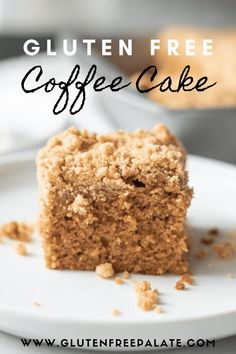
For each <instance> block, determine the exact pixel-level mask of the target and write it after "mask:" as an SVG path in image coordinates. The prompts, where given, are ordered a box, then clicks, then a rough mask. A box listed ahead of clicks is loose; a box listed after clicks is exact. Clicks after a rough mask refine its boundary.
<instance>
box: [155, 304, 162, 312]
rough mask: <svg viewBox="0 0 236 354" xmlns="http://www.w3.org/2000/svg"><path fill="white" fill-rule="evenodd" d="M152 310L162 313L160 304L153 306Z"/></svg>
mask: <svg viewBox="0 0 236 354" xmlns="http://www.w3.org/2000/svg"><path fill="white" fill-rule="evenodd" d="M153 311H154V312H156V313H163V311H162V307H161V306H159V305H158V306H156V307H155V308H154V310H153Z"/></svg>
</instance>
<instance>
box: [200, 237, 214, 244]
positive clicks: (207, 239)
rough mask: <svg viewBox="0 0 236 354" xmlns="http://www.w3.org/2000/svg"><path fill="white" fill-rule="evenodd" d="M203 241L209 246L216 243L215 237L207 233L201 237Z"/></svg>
mask: <svg viewBox="0 0 236 354" xmlns="http://www.w3.org/2000/svg"><path fill="white" fill-rule="evenodd" d="M201 243H203V244H204V245H207V246H208V245H211V244H212V243H214V237H212V236H211V235H206V236H204V237H202V238H201Z"/></svg>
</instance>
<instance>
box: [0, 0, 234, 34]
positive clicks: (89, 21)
mask: <svg viewBox="0 0 236 354" xmlns="http://www.w3.org/2000/svg"><path fill="white" fill-rule="evenodd" d="M235 15H236V1H235V0H224V1H222V0H204V1H203V0H199V1H197V0H195V1H189V0H165V1H163V0H146V1H143V0H113V1H110V0H68V1H63V0H51V1H48V0H34V1H32V0H15V1H9V0H0V20H1V21H0V29H1V32H8V33H9V32H12V33H15V32H17V33H19V32H21V33H28V32H29V33H32V31H34V32H36V33H37V32H39V33H43V32H48V31H53V32H54V31H58V30H59V31H61V30H76V31H79V32H81V33H88V34H93V35H94V34H95V35H96V36H100V35H102V36H103V35H106V38H109V36H110V35H112V36H114V35H121V34H127V33H129V34H132V35H137V36H140V35H141V36H142V35H143V34H144V33H145V34H147V32H149V31H151V32H153V31H156V29H157V28H158V26H163V25H166V24H167V25H169V24H171V25H173V24H182V23H185V24H190V25H203V26H209V25H213V26H222V25H228V26H233V25H235ZM107 36H108V37H107Z"/></svg>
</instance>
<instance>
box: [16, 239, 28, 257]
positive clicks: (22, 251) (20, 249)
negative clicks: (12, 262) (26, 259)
mask: <svg viewBox="0 0 236 354" xmlns="http://www.w3.org/2000/svg"><path fill="white" fill-rule="evenodd" d="M15 250H16V252H17V254H19V256H27V254H28V252H27V248H26V246H25V244H24V243H23V242H18V243H17V245H16V246H15Z"/></svg>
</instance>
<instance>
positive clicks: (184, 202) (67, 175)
mask: <svg viewBox="0 0 236 354" xmlns="http://www.w3.org/2000/svg"><path fill="white" fill-rule="evenodd" d="M185 155H186V154H185V150H184V148H183V147H182V145H181V143H180V142H179V141H178V140H177V139H176V137H175V136H173V135H171V134H170V133H169V131H168V130H167V128H166V127H165V126H163V125H161V126H157V127H156V128H155V129H154V130H153V131H145V130H138V131H136V132H135V133H128V132H124V131H118V132H115V133H112V134H109V135H97V134H95V133H89V132H87V131H79V130H76V129H74V128H70V129H69V130H67V131H66V132H64V133H61V134H59V135H57V136H55V137H53V138H52V139H50V140H49V142H48V144H47V146H46V147H45V148H43V149H42V150H41V151H40V153H39V155H38V159H37V167H38V181H39V186H40V200H41V213H40V233H41V236H42V239H43V247H44V253H45V260H46V265H47V266H48V267H49V268H57V269H84V270H94V269H95V268H96V266H97V265H99V264H101V263H106V262H108V263H111V264H112V265H113V267H114V270H115V271H129V272H139V273H145V274H163V273H166V272H173V273H184V272H186V271H187V270H188V261H187V257H186V255H187V252H188V248H187V242H186V241H187V237H186V233H185V220H186V212H187V208H188V207H189V205H190V201H191V197H192V190H191V189H190V188H189V187H188V176H187V172H186V170H185Z"/></svg>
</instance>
